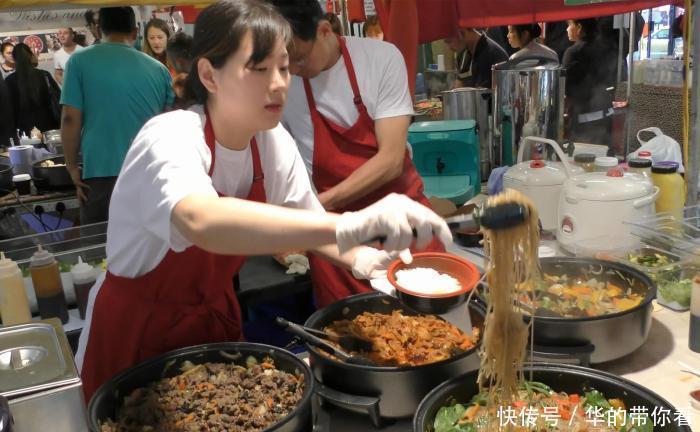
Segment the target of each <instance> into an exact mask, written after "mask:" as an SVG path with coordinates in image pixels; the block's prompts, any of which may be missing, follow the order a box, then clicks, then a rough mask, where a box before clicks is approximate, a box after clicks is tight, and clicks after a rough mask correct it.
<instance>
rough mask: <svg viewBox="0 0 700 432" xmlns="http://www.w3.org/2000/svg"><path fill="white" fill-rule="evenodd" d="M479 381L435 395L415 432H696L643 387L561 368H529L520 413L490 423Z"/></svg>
mask: <svg viewBox="0 0 700 432" xmlns="http://www.w3.org/2000/svg"><path fill="white" fill-rule="evenodd" d="M477 376H478V372H476V371H475V372H471V373H468V374H465V375H463V376H460V377H457V378H454V379H452V380H450V381H447V382H445V383H443V384H441V385H440V386H439V387H437V388H435V389H434V390H433V391H432V392H430V394H428V395H427V396H426V397H425V399H423V401H422V402H421V404H420V406H419V407H418V410H417V411H416V415H415V416H414V417H413V432H467V431H470V432H479V431H482V430H483V431H486V430H489V429H487V427H486V425H487V424H488V421H489V420H490V421H491V422H492V423H491V425H492V426H494V427H493V428H492V429H490V430H502V429H504V428H505V427H506V426H510V427H511V428H512V429H513V430H515V428H519V427H521V426H530V427H528V428H523V430H567V431H568V430H571V431H574V430H596V431H623V430H632V429H633V428H632V426H636V429H634V430H637V431H640V432H642V431H654V432H690V431H691V429H690V426H687V424H688V423H689V420H690V419H688V418H684V417H682V412H679V411H678V410H677V409H676V408H675V407H673V406H672V405H671V404H670V403H669V402H668V401H666V400H665V399H663V398H661V397H660V396H658V395H657V394H655V393H654V392H652V391H651V390H649V389H647V388H645V387H642V386H640V385H639V384H636V383H633V382H631V381H628V380H626V379H624V378H620V377H618V376H615V375H612V374H609V373H606V372H601V371H597V370H593V369H589V368H583V367H580V366H567V365H556V364H539V363H535V364H532V365H526V366H525V379H526V383H524V385H523V387H522V391H521V392H520V393H519V395H518V396H519V397H518V401H517V404H516V405H515V407H513V408H508V407H503V408H500V409H498V408H496V409H495V412H492V414H491V417H489V416H488V411H487V410H486V409H485V408H483V407H478V406H476V405H477V404H478V403H480V402H481V403H484V400H485V396H486V395H485V394H484V393H481V394H480V393H479V386H478V385H477ZM550 391H554V392H555V393H554V394H552V393H550ZM545 406H546V407H548V408H547V409H545V408H544V407H545ZM516 407H517V408H516ZM531 408H532V410H531ZM530 422H535V426H534V427H532V426H531V425H532V423H530ZM484 423H486V425H484ZM501 425H503V428H501V429H499V426H501ZM518 430H520V429H518Z"/></svg>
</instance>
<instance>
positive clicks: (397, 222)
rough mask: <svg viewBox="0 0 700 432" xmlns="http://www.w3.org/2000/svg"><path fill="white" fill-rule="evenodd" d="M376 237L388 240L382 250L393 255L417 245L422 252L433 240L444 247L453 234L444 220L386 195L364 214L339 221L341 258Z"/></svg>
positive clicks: (409, 201) (399, 197)
mask: <svg viewBox="0 0 700 432" xmlns="http://www.w3.org/2000/svg"><path fill="white" fill-rule="evenodd" d="M414 230H415V231H416V237H415V238H414V236H413V231H414ZM377 237H386V240H385V241H384V243H383V247H384V250H387V251H390V252H391V251H403V250H405V249H408V248H410V247H411V245H412V244H413V242H414V241H415V246H416V248H417V249H423V248H425V247H426V246H427V245H428V244H429V243H430V242H431V241H432V240H433V237H437V238H438V239H440V241H441V242H442V243H443V244H445V245H449V244H450V243H452V233H451V232H450V229H449V227H448V226H447V223H445V220H444V219H443V218H441V217H440V216H438V215H437V214H435V213H434V212H433V211H432V210H430V209H429V208H427V207H425V206H423V205H421V204H419V203H417V202H416V201H413V200H412V199H410V198H408V197H406V196H405V195H398V194H390V195H387V196H386V197H384V198H382V199H381V200H379V201H377V202H376V203H374V204H372V205H370V206H369V207H366V208H364V209H362V210H359V211H356V212H346V213H343V214H342V215H341V216H340V218H339V219H338V222H337V225H336V240H337V243H338V250H339V251H340V253H341V254H343V253H345V252H347V251H348V250H350V249H352V248H353V247H355V246H358V245H361V244H365V243H367V242H370V241H372V240H373V239H375V238H377Z"/></svg>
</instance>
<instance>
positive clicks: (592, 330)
mask: <svg viewBox="0 0 700 432" xmlns="http://www.w3.org/2000/svg"><path fill="white" fill-rule="evenodd" d="M540 265H541V268H542V276H543V278H542V279H543V280H542V282H541V283H540V284H538V285H537V286H536V287H535V293H536V295H535V296H534V300H533V298H532V297H533V296H531V295H529V294H528V292H530V289H531V288H532V287H531V286H526V285H520V286H519V290H520V289H522V291H519V300H520V304H521V305H522V306H523V309H524V313H523V316H524V319H525V320H526V321H529V320H530V317H531V314H532V312H533V311H534V316H535V321H534V325H533V329H532V331H533V333H534V342H535V345H537V346H538V349H541V350H544V351H547V347H552V348H560V347H565V348H568V349H571V350H572V351H576V349H578V348H581V349H582V350H583V351H585V350H586V347H592V350H593V352H592V353H591V354H590V363H593V364H595V363H603V362H607V361H611V360H615V359H618V358H620V357H624V356H626V355H627V354H630V353H632V352H633V351H635V350H637V349H638V348H639V347H641V346H642V345H643V344H644V342H645V341H646V340H647V337H648V336H649V330H650V329H651V320H652V316H651V315H652V307H653V306H652V300H653V299H654V298H655V297H656V286H655V285H654V283H653V282H652V281H651V279H650V278H649V277H648V276H647V275H645V274H644V273H642V272H640V271H638V270H636V269H633V268H632V267H629V266H626V265H624V264H620V263H615V262H610V261H604V260H597V259H588V258H566V257H554V258H542V259H540Z"/></svg>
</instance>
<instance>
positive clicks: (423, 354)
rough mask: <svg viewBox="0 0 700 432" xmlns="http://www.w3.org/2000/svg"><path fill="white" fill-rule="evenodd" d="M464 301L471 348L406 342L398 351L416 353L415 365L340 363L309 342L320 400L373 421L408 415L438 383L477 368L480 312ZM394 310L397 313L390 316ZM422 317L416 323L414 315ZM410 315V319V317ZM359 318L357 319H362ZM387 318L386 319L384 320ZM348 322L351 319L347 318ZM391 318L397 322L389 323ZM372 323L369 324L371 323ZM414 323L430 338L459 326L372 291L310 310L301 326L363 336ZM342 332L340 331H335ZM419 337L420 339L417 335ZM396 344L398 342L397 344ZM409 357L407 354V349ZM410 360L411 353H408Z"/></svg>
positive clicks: (396, 331) (398, 333) (391, 331)
mask: <svg viewBox="0 0 700 432" xmlns="http://www.w3.org/2000/svg"><path fill="white" fill-rule="evenodd" d="M464 306H465V311H464V312H465V314H467V313H468V314H469V320H470V323H471V326H472V327H473V329H472V334H471V335H468V336H469V338H470V339H471V347H470V348H468V349H465V350H461V349H458V350H454V351H452V350H451V349H450V352H449V354H450V355H449V356H445V352H444V344H440V343H438V344H437V345H440V346H438V348H440V349H439V350H438V349H434V348H435V347H434V346H433V345H435V344H434V343H429V344H426V343H419V342H410V343H407V344H405V345H402V346H401V351H411V352H413V353H415V354H417V357H418V359H419V360H422V361H421V362H420V363H422V364H420V365H415V366H412V365H387V364H380V363H377V364H376V365H375V366H368V365H362V364H353V363H346V362H343V361H341V360H339V359H336V358H333V357H331V356H329V355H327V354H326V353H324V352H322V351H321V350H320V349H318V348H316V347H313V346H309V347H308V348H309V353H310V356H311V369H312V370H313V373H314V375H315V377H316V379H317V380H318V381H319V383H320V384H321V385H319V386H318V388H317V394H319V396H320V397H321V398H322V400H324V401H325V402H328V403H331V404H334V405H337V406H341V407H343V408H345V409H348V410H351V411H356V412H361V413H364V414H368V415H369V416H370V418H371V419H372V421H373V422H374V423H375V424H376V425H378V424H380V423H381V420H382V419H391V418H405V417H411V416H413V414H414V413H415V410H416V407H417V406H418V404H419V403H420V401H421V399H422V398H423V396H425V395H426V394H427V393H428V392H429V391H430V390H432V389H433V388H435V386H437V385H438V384H440V383H441V382H443V381H445V380H447V379H450V378H452V377H455V376H458V375H461V374H463V373H466V372H468V371H470V370H474V369H478V367H479V356H478V348H479V346H480V340H481V337H480V336H481V334H482V333H483V328H484V319H485V311H484V310H483V308H482V307H481V306H480V305H478V304H476V303H470V304H469V305H468V308H467V305H464ZM398 312H400V313H401V316H396V315H395V314H397V313H398ZM419 317H421V318H423V321H420V322H418V320H417V319H418V318H419ZM414 318H415V320H414ZM360 320H363V321H362V322H361V321H360ZM384 320H388V321H384ZM348 321H352V322H350V323H349V322H348ZM397 322H399V323H401V324H400V326H399V325H395V324H396V323H397ZM373 323H374V324H373ZM411 323H415V324H416V327H418V330H420V328H424V329H426V330H428V329H430V330H429V331H431V332H433V331H434V332H437V333H430V335H431V337H432V336H435V337H432V340H431V342H435V341H439V340H442V339H443V338H446V337H448V332H454V331H459V329H457V328H456V327H454V326H452V325H450V324H449V323H446V322H445V321H444V320H443V319H442V318H441V317H436V316H428V315H421V314H419V313H418V312H416V311H413V310H410V309H408V308H406V307H405V305H403V304H402V303H401V302H400V301H399V300H398V299H396V298H395V297H390V296H388V295H385V294H382V293H379V292H372V293H366V294H359V295H355V296H352V297H348V298H346V299H344V300H341V301H338V302H336V303H333V304H331V305H329V306H327V307H325V308H323V309H321V310H318V311H316V312H315V313H314V314H313V315H311V317H309V319H308V320H307V321H306V327H310V328H313V329H316V330H324V331H326V332H328V331H338V330H339V328H338V327H344V328H347V327H348V325H349V326H352V327H354V328H355V329H356V330H358V331H359V332H361V333H360V335H361V336H362V337H363V338H364V337H366V336H369V337H368V338H369V339H374V338H373V337H372V332H373V328H374V330H375V332H379V331H380V330H381V331H382V332H386V334H388V335H389V336H392V337H393V336H394V335H396V336H397V337H400V336H401V335H403V336H406V335H407V332H409V333H410V330H409V329H411V328H414V326H413V325H412V324H411ZM340 331H342V330H340ZM389 336H386V337H385V336H382V337H380V338H378V340H377V341H376V342H373V343H380V344H384V343H386V344H392V342H391V340H390V338H389ZM420 339H421V340H423V339H424V338H422V337H421V338H420ZM400 345H401V344H400ZM387 351H389V352H394V350H387ZM409 356H410V354H409ZM370 358H372V359H373V360H376V361H380V360H390V359H389V358H387V357H386V356H380V357H379V358H378V357H377V356H370ZM414 359H415V357H414Z"/></svg>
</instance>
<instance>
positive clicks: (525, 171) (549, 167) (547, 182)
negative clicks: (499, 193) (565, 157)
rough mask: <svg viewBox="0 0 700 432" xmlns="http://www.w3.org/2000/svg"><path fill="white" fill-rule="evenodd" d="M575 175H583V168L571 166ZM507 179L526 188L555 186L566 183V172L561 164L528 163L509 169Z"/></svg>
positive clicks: (545, 162)
mask: <svg viewBox="0 0 700 432" xmlns="http://www.w3.org/2000/svg"><path fill="white" fill-rule="evenodd" d="M569 168H571V171H572V173H573V174H574V175H577V174H581V173H583V169H582V168H581V167H578V166H575V165H569ZM504 176H505V178H507V179H510V180H512V181H515V182H518V183H521V184H523V185H525V186H555V185H560V184H562V183H564V180H566V178H567V177H566V171H564V166H563V165H562V163H561V162H550V161H537V162H536V163H535V161H528V162H521V163H519V164H516V165H514V166H512V167H511V168H509V169H508V171H506V173H505V175H504Z"/></svg>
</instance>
